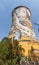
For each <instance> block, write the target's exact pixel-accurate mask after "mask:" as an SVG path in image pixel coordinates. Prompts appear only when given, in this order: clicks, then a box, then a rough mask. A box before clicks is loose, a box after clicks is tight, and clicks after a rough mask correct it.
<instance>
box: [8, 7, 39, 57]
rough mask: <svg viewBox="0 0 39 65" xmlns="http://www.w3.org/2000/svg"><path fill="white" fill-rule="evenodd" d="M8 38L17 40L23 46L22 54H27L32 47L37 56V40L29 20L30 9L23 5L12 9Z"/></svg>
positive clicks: (38, 48) (38, 47)
mask: <svg viewBox="0 0 39 65" xmlns="http://www.w3.org/2000/svg"><path fill="white" fill-rule="evenodd" d="M8 37H9V38H13V39H15V40H18V42H19V44H20V45H21V46H22V47H23V48H24V50H25V51H24V52H23V54H24V56H29V51H31V49H32V47H33V49H34V51H33V52H34V53H35V55H36V56H39V41H38V39H37V37H36V35H35V33H34V30H33V28H32V22H31V11H30V10H29V8H27V7H25V6H19V7H16V8H15V9H14V10H13V11H12V25H11V29H10V32H9V36H8Z"/></svg>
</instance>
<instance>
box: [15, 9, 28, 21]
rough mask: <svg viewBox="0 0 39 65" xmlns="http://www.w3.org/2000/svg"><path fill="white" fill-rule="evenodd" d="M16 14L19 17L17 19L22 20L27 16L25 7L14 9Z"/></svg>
mask: <svg viewBox="0 0 39 65" xmlns="http://www.w3.org/2000/svg"><path fill="white" fill-rule="evenodd" d="M16 15H17V17H18V19H19V21H24V20H25V19H26V17H27V13H26V9H25V8H19V9H17V10H16Z"/></svg>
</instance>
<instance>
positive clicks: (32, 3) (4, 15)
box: [0, 0, 39, 40]
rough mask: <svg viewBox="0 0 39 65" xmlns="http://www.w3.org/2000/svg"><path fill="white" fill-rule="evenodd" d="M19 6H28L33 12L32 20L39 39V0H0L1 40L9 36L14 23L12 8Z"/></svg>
mask: <svg viewBox="0 0 39 65" xmlns="http://www.w3.org/2000/svg"><path fill="white" fill-rule="evenodd" d="M17 6H27V7H28V8H29V9H30V10H31V13H32V16H31V20H32V24H33V28H34V31H35V33H36V36H37V37H38V39H39V32H38V26H36V25H34V22H36V23H38V24H39V0H0V40H1V39H2V38H3V37H5V36H8V33H9V31H10V26H11V23H12V16H11V12H12V10H13V9H14V8H15V7H17Z"/></svg>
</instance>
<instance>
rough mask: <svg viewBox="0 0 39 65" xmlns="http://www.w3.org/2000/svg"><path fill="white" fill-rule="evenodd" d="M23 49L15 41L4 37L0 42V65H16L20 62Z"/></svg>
mask: <svg viewBox="0 0 39 65" xmlns="http://www.w3.org/2000/svg"><path fill="white" fill-rule="evenodd" d="M22 51H23V48H22V47H21V46H20V45H19V43H18V41H17V40H13V42H12V41H11V39H9V38H7V37H4V38H3V39H2V41H1V42H0V65H17V64H19V61H20V60H21V57H22V56H23V54H22V53H21V52H22Z"/></svg>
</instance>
